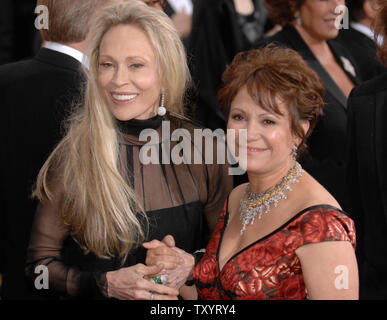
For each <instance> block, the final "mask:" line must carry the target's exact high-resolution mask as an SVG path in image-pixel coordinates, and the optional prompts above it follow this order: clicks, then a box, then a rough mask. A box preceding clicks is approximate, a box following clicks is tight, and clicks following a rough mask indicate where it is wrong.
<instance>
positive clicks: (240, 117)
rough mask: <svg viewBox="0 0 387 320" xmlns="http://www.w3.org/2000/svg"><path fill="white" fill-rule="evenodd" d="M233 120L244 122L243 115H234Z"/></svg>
mask: <svg viewBox="0 0 387 320" xmlns="http://www.w3.org/2000/svg"><path fill="white" fill-rule="evenodd" d="M231 119H233V120H236V121H240V120H243V119H244V118H243V116H242V115H240V114H237V113H236V114H233V115H232V116H231Z"/></svg>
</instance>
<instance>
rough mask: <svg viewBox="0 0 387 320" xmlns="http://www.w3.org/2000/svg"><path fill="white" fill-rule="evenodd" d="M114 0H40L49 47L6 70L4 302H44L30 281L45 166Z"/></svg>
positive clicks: (1, 141)
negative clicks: (99, 18) (104, 10)
mask: <svg viewBox="0 0 387 320" xmlns="http://www.w3.org/2000/svg"><path fill="white" fill-rule="evenodd" d="M106 2H107V1H106V0H83V1H77V0H68V1H56V0H38V1H37V4H38V5H44V6H46V7H47V9H48V11H47V12H48V13H49V16H48V17H49V19H48V22H49V25H48V29H42V30H40V31H41V35H42V38H43V41H44V43H43V47H42V48H41V49H40V51H39V52H38V54H37V55H36V56H35V57H34V58H33V59H31V60H26V61H20V62H17V63H13V64H8V65H3V66H1V67H0V99H1V100H0V105H1V119H2V120H1V121H2V124H1V126H0V127H1V129H0V130H1V131H0V147H1V152H0V153H1V156H0V165H1V166H0V210H1V212H0V214H1V215H0V234H1V240H2V245H1V252H0V260H1V263H0V267H1V268H2V269H1V270H0V272H1V273H3V288H2V298H3V299H4V300H6V299H35V298H38V297H37V296H36V294H32V290H30V288H29V287H28V285H27V281H26V280H25V277H24V267H25V254H26V248H27V246H28V242H29V237H30V228H31V224H32V221H33V217H34V213H35V209H36V203H35V202H34V201H33V200H32V199H31V197H30V195H31V191H32V189H33V184H34V181H35V179H36V176H37V174H38V172H39V170H40V168H41V167H42V165H43V164H44V162H45V160H46V159H47V157H48V156H49V154H50V153H51V151H52V150H53V148H54V146H55V144H56V143H58V142H59V140H60V138H61V136H62V130H61V123H62V121H63V119H64V118H65V117H66V116H67V115H68V114H69V112H70V108H71V106H72V103H73V101H74V100H76V99H78V98H79V96H80V91H81V87H82V78H83V73H82V64H85V66H86V65H87V62H86V60H85V58H84V55H83V53H82V51H83V50H84V46H85V38H86V35H87V32H88V29H89V21H90V20H91V17H92V15H94V14H95V12H96V11H97V10H98V9H100V8H101V7H102V6H104V5H106ZM41 14H42V16H40V17H39V19H44V18H45V17H44V16H43V15H44V11H42V13H41ZM43 22H44V21H43ZM42 25H43V26H44V23H42ZM41 291H44V290H41ZM35 292H36V290H35Z"/></svg>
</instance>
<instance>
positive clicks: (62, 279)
mask: <svg viewBox="0 0 387 320" xmlns="http://www.w3.org/2000/svg"><path fill="white" fill-rule="evenodd" d="M57 206H58V201H57V200H55V201H47V202H45V203H41V204H40V205H39V206H38V209H37V212H36V215H35V220H34V223H33V226H32V231H31V239H30V244H29V247H28V250H27V265H26V275H27V277H28V278H30V280H31V281H33V283H35V281H38V279H37V277H38V276H39V273H36V272H35V270H36V268H37V267H38V266H41V265H43V266H46V267H47V270H48V278H49V281H48V283H49V288H48V289H49V290H53V291H55V292H57V293H59V294H62V295H67V296H98V295H99V296H101V297H102V296H103V295H104V296H106V294H107V285H106V284H107V282H106V274H105V273H95V272H82V271H80V270H79V269H78V268H76V267H74V266H68V265H66V264H65V263H64V262H63V260H62V249H63V243H64V240H65V239H66V238H67V237H68V230H67V228H66V227H65V225H64V223H63V222H62V221H61V218H60V216H59V210H58V208H57ZM35 288H36V285H35Z"/></svg>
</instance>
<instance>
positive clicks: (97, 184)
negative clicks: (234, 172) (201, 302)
mask: <svg viewBox="0 0 387 320" xmlns="http://www.w3.org/2000/svg"><path fill="white" fill-rule="evenodd" d="M91 23H92V25H93V28H92V30H91V32H90V33H89V36H88V49H87V52H88V57H89V62H90V70H89V71H88V72H87V83H86V89H85V93H84V99H83V101H82V102H81V104H80V105H79V107H78V108H76V109H75V111H74V114H73V115H72V116H71V118H70V121H69V125H68V130H67V133H66V135H65V137H64V138H63V139H62V140H61V141H60V143H59V144H58V146H57V147H56V148H55V150H54V151H53V152H52V153H51V155H50V156H49V158H48V159H47V161H46V163H45V164H44V166H43V167H42V169H41V171H40V173H39V176H38V180H37V184H36V189H35V192H34V195H35V196H36V197H37V198H38V200H39V202H40V205H39V207H38V210H37V213H36V216H35V220H34V224H33V228H32V232H31V240H30V245H29V248H28V256H27V266H26V274H27V276H28V277H29V278H30V279H31V281H32V282H34V281H35V279H36V274H34V269H35V268H36V266H39V265H44V266H46V267H47V268H48V271H49V274H50V281H49V288H50V290H52V291H54V292H58V293H59V294H60V295H61V296H63V297H65V298H80V297H81V298H82V297H87V298H115V299H123V300H126V299H128V300H133V299H146V300H153V299H177V295H178V291H177V290H176V289H174V288H170V287H167V286H165V285H162V284H160V283H159V279H158V278H155V279H152V278H153V277H154V276H155V275H157V274H158V273H159V272H160V271H161V270H162V268H163V267H162V265H159V266H152V267H148V266H145V265H144V262H145V255H146V251H145V249H144V248H142V247H141V246H140V245H141V243H142V242H143V241H146V240H152V239H160V240H161V239H163V238H164V237H165V236H166V235H167V234H171V235H173V237H174V239H175V240H176V245H178V246H179V247H181V248H183V249H184V250H186V251H188V252H191V253H192V252H195V251H196V250H198V249H200V248H203V247H204V246H205V245H206V243H207V240H208V233H210V232H212V230H213V229H214V226H215V224H216V220H217V218H218V215H219V213H220V211H221V207H222V206H223V203H224V201H225V199H226V197H227V194H228V193H229V191H230V190H231V188H232V183H231V178H230V176H229V175H228V168H227V166H225V165H220V164H219V165H218V164H217V163H216V162H215V163H212V164H207V163H200V164H199V163H197V162H195V163H193V160H192V159H189V160H191V162H186V161H184V162H182V163H180V162H176V163H175V160H173V159H174V158H173V157H172V153H173V150H175V149H176V146H177V144H178V142H177V141H176V140H175V139H172V137H170V136H168V134H167V137H166V138H165V134H166V132H164V130H166V129H164V125H165V124H167V125H168V124H169V125H170V132H171V133H172V134H173V132H174V130H175V129H182V128H184V129H185V131H184V132H185V133H186V134H187V132H188V133H189V134H190V135H191V137H193V136H194V129H195V127H194V126H193V125H192V124H191V123H190V121H189V120H187V119H186V118H185V117H184V98H185V93H186V89H187V87H188V85H189V83H190V75H189V70H188V66H187V61H186V54H185V50H184V46H183V44H182V42H181V40H180V36H179V34H178V31H177V30H176V28H175V27H174V25H173V23H172V21H171V19H169V18H168V16H167V15H166V14H165V13H164V12H161V11H160V10H156V9H154V8H150V7H148V6H146V5H145V4H144V3H143V2H141V1H138V0H131V1H124V2H122V3H120V4H115V5H112V6H109V7H107V8H105V9H103V10H101V11H100V12H99V13H98V15H97V17H96V19H95V20H93V21H92V22H91ZM163 120H165V121H163ZM145 129H153V130H154V131H153V132H156V133H157V134H158V135H157V139H156V140H154V139H152V141H151V143H150V144H151V146H152V148H154V149H155V150H156V151H155V152H157V154H156V155H157V158H156V160H157V161H154V162H151V163H144V161H143V159H144V153H143V150H146V149H145V148H149V147H150V145H149V143H147V141H146V139H145V141H144V139H143V138H141V137H142V132H143V130H145ZM194 142H195V141H194V140H193V139H191V140H189V142H188V143H189V145H188V147H189V148H190V151H191V155H194V149H196V148H204V147H205V146H204V145H202V147H200V146H198V145H195V144H194ZM199 150H201V149H199ZM212 151H214V154H216V149H215V147H214V150H212ZM145 154H147V153H145ZM168 155H169V158H167V159H170V160H169V161H168V160H164V159H165V158H164V156H167V157H168ZM185 156H188V155H187V154H185ZM162 282H165V279H162Z"/></svg>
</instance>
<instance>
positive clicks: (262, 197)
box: [240, 161, 303, 235]
mask: <svg viewBox="0 0 387 320" xmlns="http://www.w3.org/2000/svg"><path fill="white" fill-rule="evenodd" d="M302 173H303V170H302V167H301V165H300V164H299V163H298V162H297V161H296V162H295V163H294V166H293V167H292V168H291V169H290V170H289V171H288V173H287V174H286V176H284V177H283V178H282V180H281V181H280V183H279V184H277V185H276V186H274V187H273V188H272V189H270V190H267V191H265V192H260V193H255V192H251V191H250V184H248V185H247V187H246V191H245V194H244V196H243V197H242V199H241V201H240V219H241V220H242V224H243V227H242V229H241V231H240V234H241V235H243V232H244V231H245V230H246V227H247V225H248V224H253V223H254V220H255V217H256V216H257V214H258V219H261V218H262V214H263V210H264V209H266V210H265V213H268V212H269V211H270V204H271V203H274V207H277V205H278V201H279V200H281V199H287V198H288V197H287V196H286V194H285V192H286V191H291V190H292V189H291V188H290V185H291V184H293V183H296V182H298V178H299V177H301V176H302Z"/></svg>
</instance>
